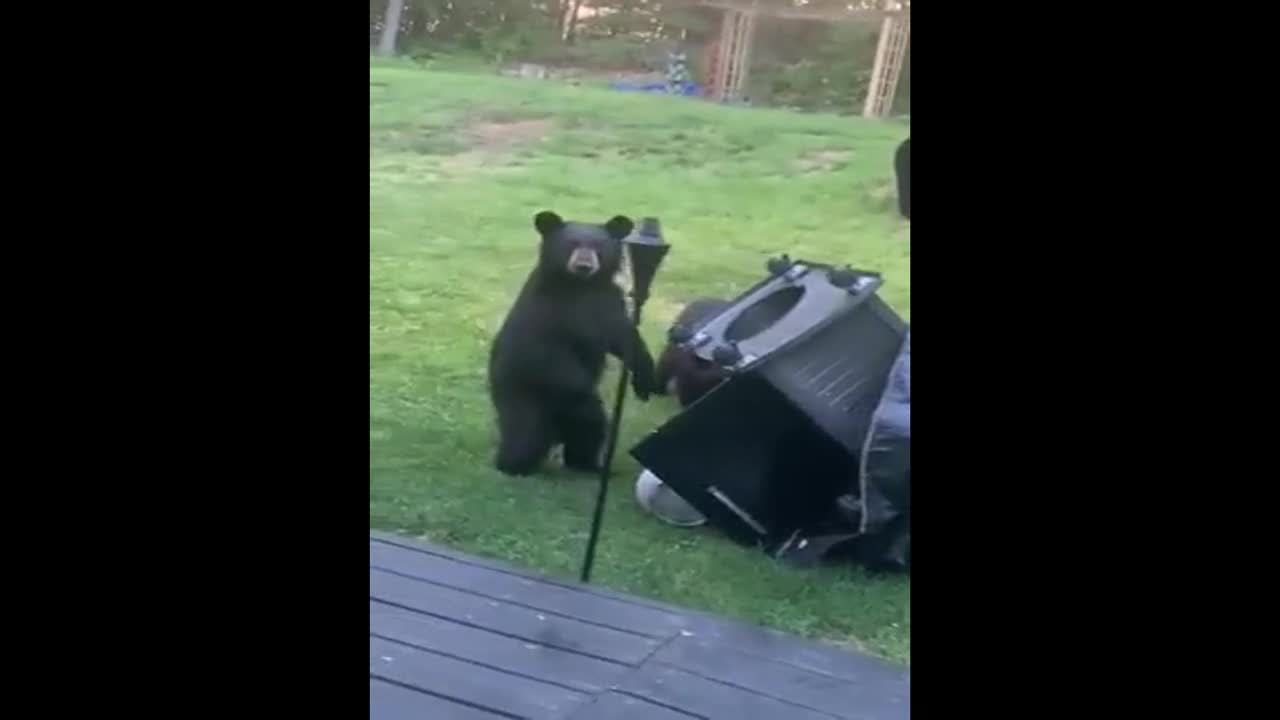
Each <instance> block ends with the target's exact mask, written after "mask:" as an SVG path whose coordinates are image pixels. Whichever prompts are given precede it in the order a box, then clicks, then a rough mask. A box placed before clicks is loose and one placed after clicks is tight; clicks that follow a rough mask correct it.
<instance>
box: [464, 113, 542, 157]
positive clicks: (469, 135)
mask: <svg viewBox="0 0 1280 720" xmlns="http://www.w3.org/2000/svg"><path fill="white" fill-rule="evenodd" d="M554 125H555V123H553V122H552V121H551V120H547V119H536V120H515V121H512V122H477V123H473V124H470V125H467V126H466V127H464V128H463V129H462V131H461V133H460V135H461V139H462V140H463V141H464V142H465V143H466V144H467V146H468V148H470V150H471V151H472V152H477V151H478V152H501V151H503V150H508V149H510V148H513V147H517V146H519V145H525V144H527V143H532V142H537V141H539V140H542V139H544V138H546V137H547V136H548V135H550V134H551V129H552V127H554Z"/></svg>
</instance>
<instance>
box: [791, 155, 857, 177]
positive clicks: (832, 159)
mask: <svg viewBox="0 0 1280 720" xmlns="http://www.w3.org/2000/svg"><path fill="white" fill-rule="evenodd" d="M852 158H853V152H852V151H851V150H815V151H813V152H808V153H805V154H804V155H801V156H800V157H798V158H796V169H798V170H800V172H807V173H811V172H831V171H832V170H839V169H840V168H842V167H844V166H845V165H848V164H849V160H850V159H852Z"/></svg>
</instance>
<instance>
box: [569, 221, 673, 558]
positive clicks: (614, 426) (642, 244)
mask: <svg viewBox="0 0 1280 720" xmlns="http://www.w3.org/2000/svg"><path fill="white" fill-rule="evenodd" d="M626 248H627V256H628V257H629V258H630V259H631V277H632V283H631V285H632V290H631V299H632V304H633V307H632V310H631V325H632V326H633V327H635V328H636V332H637V333H638V332H639V328H640V310H641V308H643V307H644V304H645V301H647V300H648V299H649V286H650V285H652V284H653V276H654V274H655V273H656V272H657V271H658V265H659V264H660V263H661V262H662V258H663V257H665V256H666V254H667V251H668V250H670V249H671V246H670V245H667V244H666V243H664V242H663V240H662V230H661V228H660V226H659V225H658V219H657V218H645V219H644V220H643V221H642V222H641V223H640V232H639V233H637V234H636V235H635V236H634V237H631V238H627V240H626ZM635 351H636V347H635V344H634V343H627V344H626V347H625V348H624V350H623V352H625V353H627V357H626V358H624V361H623V363H622V371H621V372H620V373H619V374H618V394H617V396H616V397H615V398H614V401H613V418H612V419H611V421H610V423H609V434H608V435H607V436H605V450H604V460H603V462H601V463H600V490H599V492H598V493H597V494H596V509H595V512H594V513H593V514H592V516H591V534H590V535H589V536H588V537H587V552H586V556H585V557H583V559H582V574H581V576H580V579H581V580H582V582H584V583H585V582H591V566H592V565H593V564H594V563H595V559H596V543H597V542H598V541H599V540H600V525H601V523H602V522H603V520H604V503H605V500H606V498H608V495H609V475H610V474H612V471H613V455H614V452H615V451H616V450H617V448H618V432H619V430H621V429H622V406H623V403H624V402H625V401H626V399H627V380H629V379H630V377H631V365H632V363H633V360H634V353H635Z"/></svg>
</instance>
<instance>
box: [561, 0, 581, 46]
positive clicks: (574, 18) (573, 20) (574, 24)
mask: <svg viewBox="0 0 1280 720" xmlns="http://www.w3.org/2000/svg"><path fill="white" fill-rule="evenodd" d="M581 7H582V0H573V7H572V8H570V10H569V29H568V31H567V32H565V34H564V41H565V44H566V45H572V44H573V33H574V31H575V30H577V29H578V9H579V8H581Z"/></svg>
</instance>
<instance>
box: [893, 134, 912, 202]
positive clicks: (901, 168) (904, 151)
mask: <svg viewBox="0 0 1280 720" xmlns="http://www.w3.org/2000/svg"><path fill="white" fill-rule="evenodd" d="M893 173H894V175H896V176H897V180H898V212H900V213H902V217H904V218H906V219H908V220H910V219H911V138H907V139H906V140H903V141H902V144H901V145H899V146H898V150H897V151H896V152H895V153H894V154H893Z"/></svg>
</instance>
